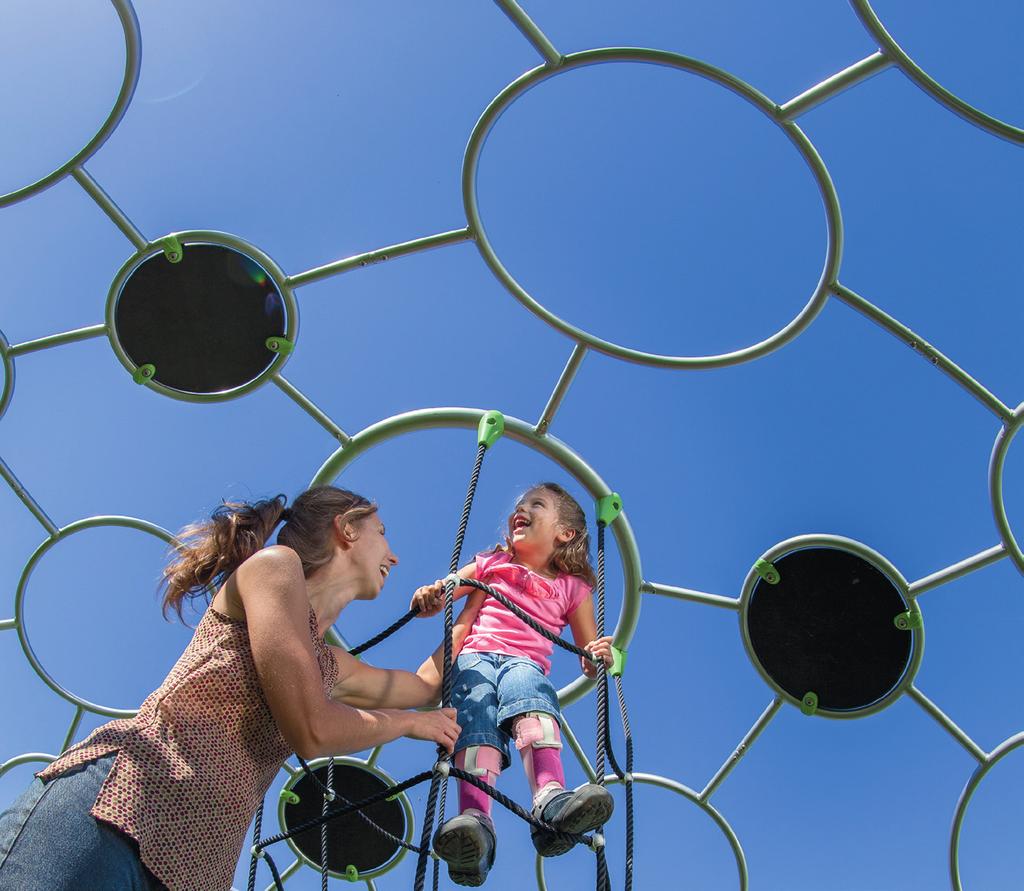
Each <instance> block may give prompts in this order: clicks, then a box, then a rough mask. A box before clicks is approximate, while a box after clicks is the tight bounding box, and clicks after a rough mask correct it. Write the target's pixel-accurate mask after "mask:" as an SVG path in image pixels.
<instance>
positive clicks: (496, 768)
mask: <svg viewBox="0 0 1024 891" xmlns="http://www.w3.org/2000/svg"><path fill="white" fill-rule="evenodd" d="M455 766H456V767H459V768H461V769H462V770H464V771H466V772H467V773H471V774H473V776H475V777H479V778H480V779H481V780H483V781H484V782H485V783H487V784H488V785H490V786H493V785H495V783H497V781H498V774H500V773H501V752H500V751H499V750H498V749H496V748H494V747H493V746H469V747H468V748H465V749H460V750H459V751H458V752H457V753H456V754H455ZM467 811H468V812H469V813H474V814H477V815H479V814H484V815H485V816H488V817H489V816H490V815H491V796H490V795H488V794H487V793H486V792H484V791H483V790H481V789H478V788H477V787H476V786H474V785H473V784H472V783H467V782H466V781H465V780H459V813H460V814H464V813H466V812H467Z"/></svg>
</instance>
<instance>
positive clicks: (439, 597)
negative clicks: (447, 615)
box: [409, 579, 444, 619]
mask: <svg viewBox="0 0 1024 891" xmlns="http://www.w3.org/2000/svg"><path fill="white" fill-rule="evenodd" d="M416 607H419V609H420V611H419V614H418V615H417V617H416V618H418V619H429V618H430V617H431V616H436V615H437V614H438V613H439V612H441V610H442V609H443V608H444V582H442V581H441V580H440V579H438V580H437V581H436V582H434V584H432V585H424V586H423V587H422V588H417V589H416V593H414V594H413V595H412V602H411V603H410V604H409V609H415V608H416Z"/></svg>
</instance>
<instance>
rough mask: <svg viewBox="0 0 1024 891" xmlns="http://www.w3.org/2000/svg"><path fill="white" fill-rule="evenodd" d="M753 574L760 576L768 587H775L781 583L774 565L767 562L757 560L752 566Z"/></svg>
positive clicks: (780, 577)
mask: <svg viewBox="0 0 1024 891" xmlns="http://www.w3.org/2000/svg"><path fill="white" fill-rule="evenodd" d="M754 572H756V573H757V574H758V575H759V576H761V578H763V579H764V580H765V581H766V582H767V583H768V584H769V585H777V584H778V583H779V582H781V581H782V576H780V575H779V571H778V570H777V569H776V568H775V564H774V563H769V562H768V561H767V560H758V561H757V563H755V564H754Z"/></svg>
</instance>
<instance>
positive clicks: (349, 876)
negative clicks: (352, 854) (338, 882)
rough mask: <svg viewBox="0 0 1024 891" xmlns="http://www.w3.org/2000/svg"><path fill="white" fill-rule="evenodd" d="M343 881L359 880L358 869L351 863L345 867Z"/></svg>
mask: <svg viewBox="0 0 1024 891" xmlns="http://www.w3.org/2000/svg"><path fill="white" fill-rule="evenodd" d="M345 881H346V882H358V881H359V870H358V869H356V868H355V867H354V866H353V865H352V864H351V863H350V864H349V865H348V866H346V867H345Z"/></svg>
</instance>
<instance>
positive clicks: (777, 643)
mask: <svg viewBox="0 0 1024 891" xmlns="http://www.w3.org/2000/svg"><path fill="white" fill-rule="evenodd" d="M774 566H775V568H776V569H777V570H778V572H779V575H780V577H781V580H780V581H779V583H778V584H777V585H769V584H768V583H767V582H766V581H764V580H763V579H759V580H758V582H757V583H756V584H755V585H754V589H753V591H752V592H751V596H750V602H749V604H748V609H747V632H748V634H749V637H750V643H751V646H752V647H753V649H754V653H755V654H756V655H757V659H758V661H759V662H760V663H761V665H762V667H763V668H764V670H765V671H766V672H767V673H768V675H769V677H771V679H772V680H773V681H775V683H776V684H778V685H779V686H780V687H781V688H782V689H783V690H785V691H786V692H787V693H789V694H790V695H791V696H793V697H794V698H796V699H802V698H803V696H804V695H805V694H806V693H816V694H817V696H818V708H821V709H827V710H829V711H858V710H860V709H865V708H867V707H869V706H870V705H872V704H873V703H875V702H878V700H880V699H882V698H883V697H884V696H886V695H887V694H888V693H890V692H891V691H892V690H893V688H894V687H895V686H896V685H897V684H898V683H899V681H900V679H901V678H902V677H903V674H904V672H905V671H906V670H907V666H908V665H909V664H910V658H911V645H912V636H911V633H910V632H908V631H901V630H899V629H898V628H896V626H895V625H894V624H893V619H894V618H895V617H896V616H897V615H899V614H900V613H902V612H905V611H906V610H907V609H908V608H909V607H908V605H907V603H906V601H905V600H904V599H903V596H902V594H901V593H900V591H899V589H898V588H897V587H896V586H895V585H894V584H893V583H892V581H890V580H889V578H888V577H887V576H886V575H884V574H883V573H882V572H881V571H880V570H879V569H877V568H876V567H875V566H874V565H873V564H871V563H869V562H868V561H867V560H864V559H863V558H862V557H858V556H857V555H855V554H851V553H850V552H849V551H843V550H839V549H837V548H806V549H804V550H799V551H793V552H792V553H790V554H786V555H785V556H783V557H780V558H778V559H777V560H775V561H774Z"/></svg>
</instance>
